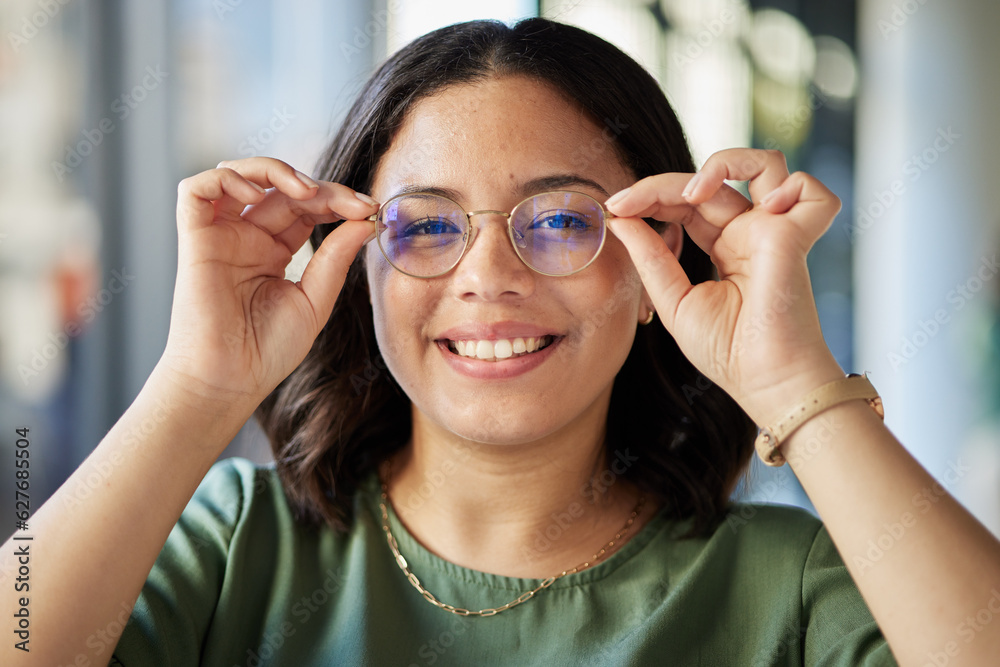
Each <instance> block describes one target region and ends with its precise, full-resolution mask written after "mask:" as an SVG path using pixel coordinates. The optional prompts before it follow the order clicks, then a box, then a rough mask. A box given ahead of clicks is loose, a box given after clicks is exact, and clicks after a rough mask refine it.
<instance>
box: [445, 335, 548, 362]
mask: <svg viewBox="0 0 1000 667" xmlns="http://www.w3.org/2000/svg"><path fill="white" fill-rule="evenodd" d="M551 342H552V337H551V336H539V337H537V338H536V337H530V338H515V339H513V340H510V339H507V338H501V339H500V340H497V341H490V340H450V341H448V347H449V348H450V349H452V350H454V351H455V353H456V354H458V355H460V356H463V357H469V358H472V359H482V360H484V361H492V360H494V359H497V360H499V359H509V358H511V357H513V356H515V355H517V356H522V355H525V354H530V353H531V352H535V351H537V350H539V349H541V348H542V347H545V346H546V345H548V344H550V343H551Z"/></svg>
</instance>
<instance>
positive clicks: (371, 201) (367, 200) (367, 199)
mask: <svg viewBox="0 0 1000 667" xmlns="http://www.w3.org/2000/svg"><path fill="white" fill-rule="evenodd" d="M354 196H355V197H357V198H358V199H360V200H361V201H363V202H364V203H366V204H368V205H369V206H378V202H377V201H375V200H374V199H372V198H371V197H369V196H368V195H366V194H364V193H362V192H355V193H354Z"/></svg>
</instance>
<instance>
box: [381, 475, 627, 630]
mask: <svg viewBox="0 0 1000 667" xmlns="http://www.w3.org/2000/svg"><path fill="white" fill-rule="evenodd" d="M391 475H392V463H391V461H390V462H388V465H387V466H386V475H385V481H384V482H382V500H381V501H380V502H379V509H381V510H382V530H384V531H385V539H386V541H387V542H388V543H389V548H390V549H391V550H392V555H393V556H394V557H395V559H396V565H398V566H399V569H400V570H402V571H403V574H404V575H406V579H407V581H409V582H410V583H411V584H412V585H413V587H414V588H416V589H417V591H419V592H420V594H421V595H422V596H423V597H424V599H425V600H427V601H428V602H430V603H431V604H432V605H434V606H435V607H439V608H441V609H444V610H445V611H449V612H451V613H453V614H457V615H459V616H496V615H497V614H499V613H500V612H502V611H507V610H508V609H510V608H512V607H516V606H517V605H519V604H521V603H522V602H527V601H528V600H530V599H531V598H533V597H534V596H535V593H537V592H538V591H540V590H542V589H543V588H548V587H549V586H551V585H552V584H554V583H555V582H556V580H557V579H561V578H563V577H565V576H566V575H567V574H574V573H576V572H579V571H581V570H585V569H587V568H588V567H590V566H591V565H595V564H596V563H597V561H599V560H600V559H602V558H604V557H605V556H606V555H607V554H608V549H610V548H612V547H613V546H614V545H615V544H616V543H618V541H619V540H621V538H622V536H624V535H625V533H627V532H628V529H629V528H631V527H632V523H633V522H634V521H635V519H636V517H637V516H639V514H640V513H641V512H642V508H643V505H645V503H646V495H645V494H644V493H640V494H639V500H638V502H636V504H635V507H634V508H632V513H631V514H630V515H629V517H628V521H626V522H625V525H624V526H622V529H621V530H619V531H618V532H617V533H615V537H614V539H612V540H611V541H610V542H608V543H607V544H605V545H604V546H603V547H601V550H600V551H598V552H597V553H595V554H594V555H593V557H591V559H590V560H588V561H585V562H583V563H580V564H579V565H577V566H576V567H574V568H572V569H569V570H563V571H562V572H560V573H559V574H557V575H555V576H554V577H548V578H546V579H544V580H542V583H541V584H539V585H538V586H537V587H536V588H534V589H532V590H530V591H526V592H524V593H521V595H519V596H518V597H517V599H515V600H512V601H511V602H508V603H507V604H505V605H503V606H502V607H494V608H492V609H480V610H479V611H471V610H469V609H463V608H462V607H455V606H453V605H450V604H445V603H444V602H441V601H440V600H438V599H437V598H436V597H434V594H433V593H431V592H430V591H429V590H427V589H426V588H424V587H423V585H422V584H421V583H420V580H419V579H417V575H415V574H413V572H411V571H410V566H409V564H408V563H407V562H406V559H405V558H403V554H401V553H399V545H398V544H397V543H396V538H395V537H393V535H392V531H391V530H389V511H388V509H387V508H386V504H390V505H391V504H392V503H391V501H390V500H389V486H388V485H389V479H390V477H391Z"/></svg>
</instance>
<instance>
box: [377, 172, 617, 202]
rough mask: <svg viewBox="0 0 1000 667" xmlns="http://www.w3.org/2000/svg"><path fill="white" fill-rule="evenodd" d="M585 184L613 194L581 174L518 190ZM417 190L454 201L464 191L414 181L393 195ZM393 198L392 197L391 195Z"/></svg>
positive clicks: (547, 178) (549, 178) (552, 178)
mask: <svg viewBox="0 0 1000 667" xmlns="http://www.w3.org/2000/svg"><path fill="white" fill-rule="evenodd" d="M573 185H577V186H584V187H587V188H591V189H593V190H597V191H598V192H600V193H603V194H604V196H605V197H610V196H611V195H610V194H609V193H608V191H607V190H605V189H604V188H603V187H602V186H601V184H600V183H598V182H597V181H595V180H592V179H590V178H585V177H583V176H580V175H579V174H554V175H551V176H542V177H541V178H533V179H531V180H530V181H526V182H524V183H522V184H521V185H520V186H519V187H518V188H517V191H518V192H519V193H521V194H522V195H524V196H529V195H532V194H538V193H540V192H548V191H549V190H561V189H563V188H566V187H567V186H573ZM416 192H426V193H427V194H432V195H440V196H442V197H447V198H448V199H451V200H453V201H458V200H459V199H461V197H462V193H461V192H459V191H458V190H455V189H453V188H442V187H438V186H434V185H421V184H419V183H414V184H411V185H404V186H402V187H401V188H399V189H398V190H396V192H395V193H393V194H392V197H398V196H399V195H408V194H414V193H416ZM390 198H391V197H390Z"/></svg>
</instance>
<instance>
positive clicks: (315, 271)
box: [297, 220, 371, 326]
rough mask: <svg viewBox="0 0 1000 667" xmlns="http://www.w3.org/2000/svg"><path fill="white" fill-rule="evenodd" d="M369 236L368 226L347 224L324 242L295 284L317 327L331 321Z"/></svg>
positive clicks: (361, 222)
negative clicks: (349, 273) (311, 308)
mask: <svg viewBox="0 0 1000 667" xmlns="http://www.w3.org/2000/svg"><path fill="white" fill-rule="evenodd" d="M370 235H371V223H370V222H366V221H357V220H349V221H347V222H345V223H344V224H342V225H340V226H339V227H337V228H336V229H335V230H333V231H332V232H330V233H329V234H328V235H327V237H326V238H325V239H323V243H321V244H320V246H319V248H317V249H316V252H315V254H313V256H312V257H311V258H310V259H309V263H308V264H306V268H305V270H304V271H303V272H302V279H301V280H300V281H299V282H298V283H297V284H299V285H301V288H302V291H303V293H305V295H306V298H307V299H309V302H310V303H311V304H312V307H313V312H314V313H316V317H317V322H318V323H319V324H320V326H322V325H323V324H325V323H326V321H327V320H328V319H329V318H330V313H331V312H333V304H334V302H336V300H337V295H339V294H340V290H341V288H342V287H343V286H344V279H345V278H347V271H348V269H350V267H351V262H353V261H354V258H355V257H356V256H357V254H358V251H359V250H361V246H362V245H363V244H364V242H365V240H366V239H367V238H368V237H369V236H370Z"/></svg>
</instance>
